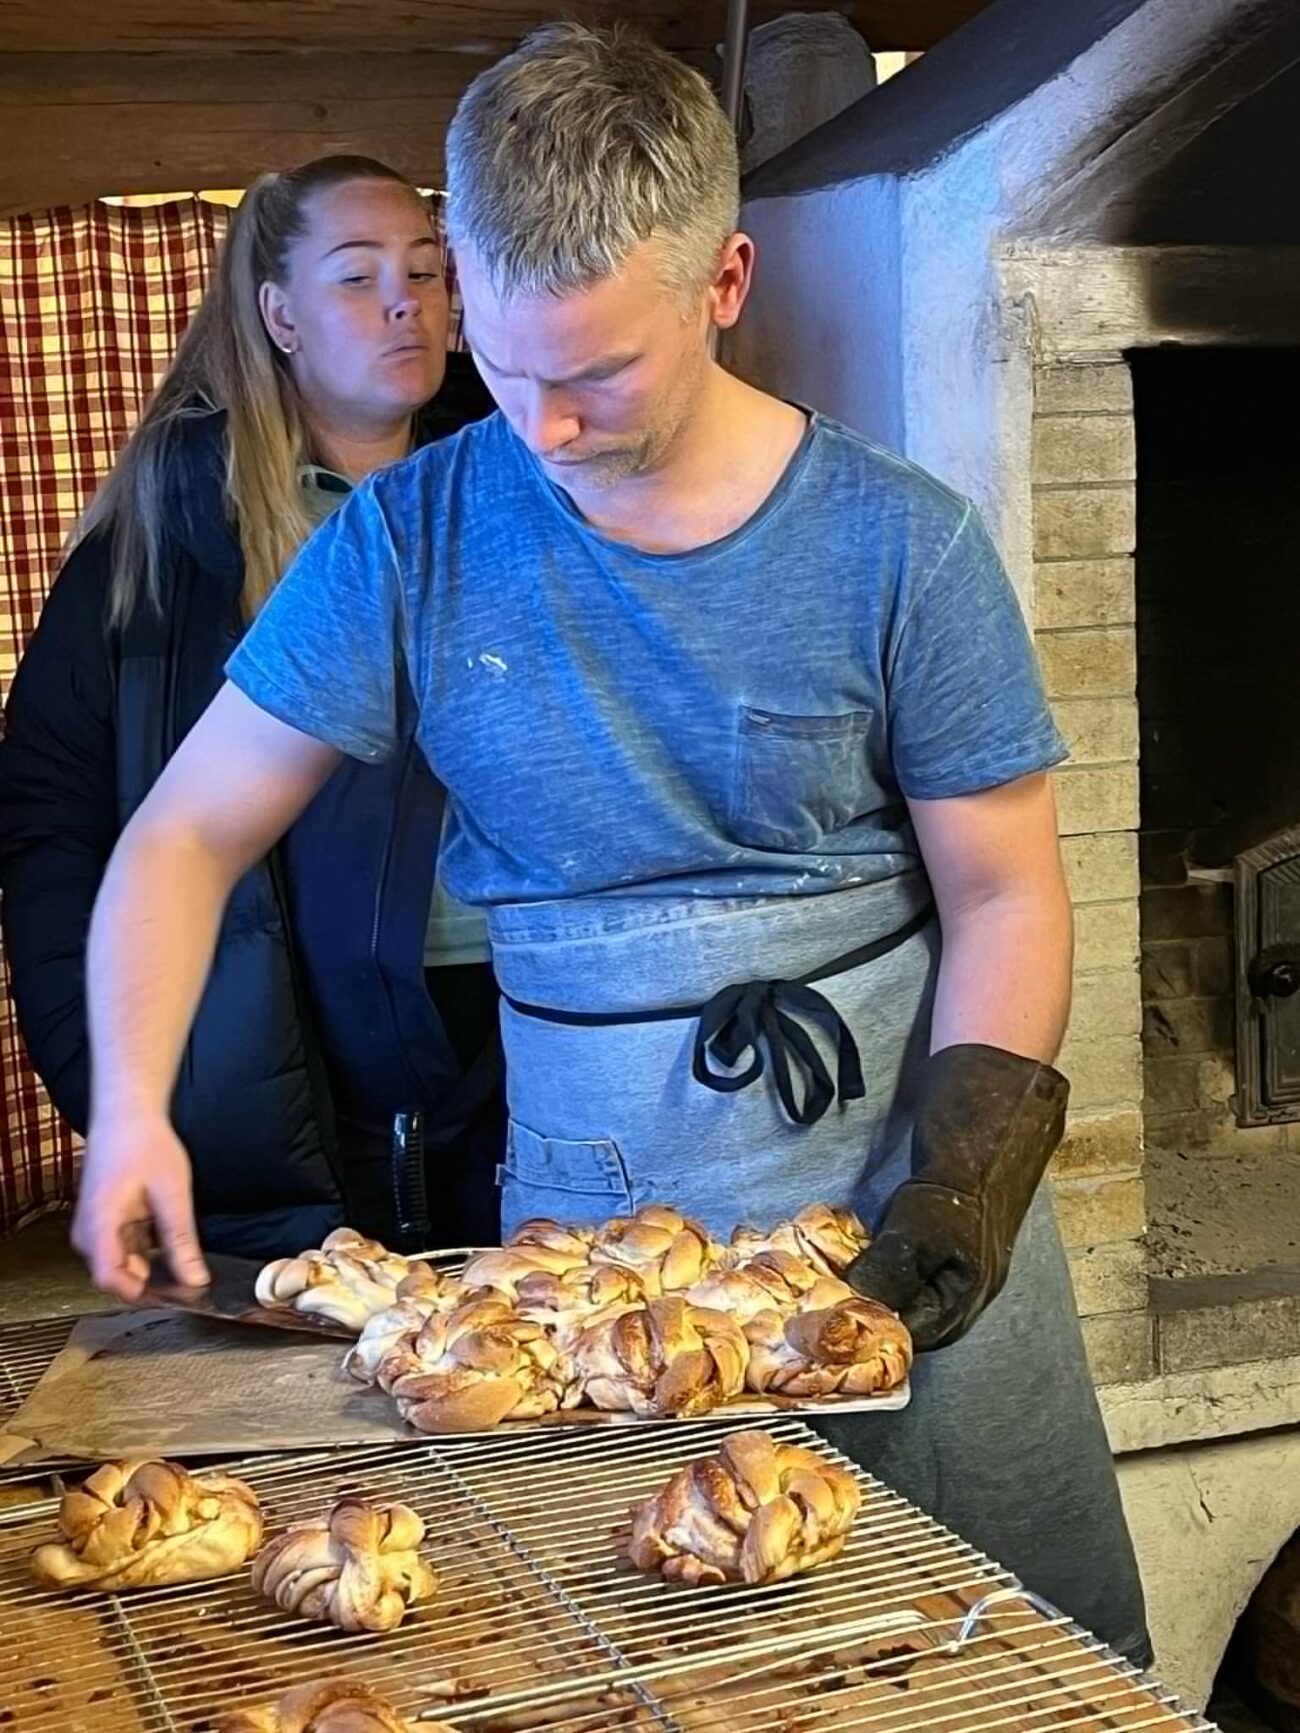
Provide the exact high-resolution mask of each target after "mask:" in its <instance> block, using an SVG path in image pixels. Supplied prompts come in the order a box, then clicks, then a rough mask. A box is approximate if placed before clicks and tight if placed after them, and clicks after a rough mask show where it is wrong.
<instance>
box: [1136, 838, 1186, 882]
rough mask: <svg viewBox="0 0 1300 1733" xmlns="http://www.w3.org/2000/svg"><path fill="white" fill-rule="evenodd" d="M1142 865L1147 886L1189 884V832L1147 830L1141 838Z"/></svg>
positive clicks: (1139, 846) (1139, 845) (1139, 851)
mask: <svg viewBox="0 0 1300 1733" xmlns="http://www.w3.org/2000/svg"><path fill="white" fill-rule="evenodd" d="M1138 862H1139V864H1140V866H1141V870H1142V883H1143V884H1144V885H1152V886H1155V885H1185V884H1186V883H1187V832H1186V831H1185V830H1144V831H1143V832H1142V834H1141V836H1140V837H1139V838H1138Z"/></svg>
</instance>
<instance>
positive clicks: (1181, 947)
mask: <svg viewBox="0 0 1300 1733" xmlns="http://www.w3.org/2000/svg"><path fill="white" fill-rule="evenodd" d="M1197 943H1198V944H1199V943H1206V944H1215V943H1217V941H1216V940H1213V939H1209V940H1198V941H1197ZM1194 953H1195V945H1193V944H1192V943H1190V942H1189V941H1188V940H1186V939H1160V940H1158V941H1157V942H1155V943H1153V944H1144V945H1143V947H1142V1000H1143V1003H1144V1004H1149V1003H1151V1002H1153V1001H1155V1000H1159V999H1191V998H1193V997H1195V994H1196V974H1195V964H1194V962H1193V957H1194Z"/></svg>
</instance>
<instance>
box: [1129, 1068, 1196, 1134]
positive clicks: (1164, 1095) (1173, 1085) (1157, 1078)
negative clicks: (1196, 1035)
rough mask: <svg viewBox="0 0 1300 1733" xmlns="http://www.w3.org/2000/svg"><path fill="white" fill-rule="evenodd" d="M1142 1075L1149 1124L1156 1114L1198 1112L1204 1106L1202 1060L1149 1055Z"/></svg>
mask: <svg viewBox="0 0 1300 1733" xmlns="http://www.w3.org/2000/svg"><path fill="white" fill-rule="evenodd" d="M1142 1077H1143V1081H1144V1083H1145V1086H1146V1092H1145V1100H1144V1103H1143V1109H1144V1113H1145V1115H1146V1121H1147V1123H1148V1124H1149V1123H1150V1120H1151V1118H1152V1116H1153V1115H1160V1114H1165V1115H1168V1114H1183V1113H1195V1112H1196V1111H1197V1109H1198V1108H1199V1107H1200V1105H1201V1094H1200V1061H1199V1060H1196V1059H1171V1058H1159V1059H1157V1058H1148V1059H1147V1061H1146V1063H1145V1065H1144V1066H1143V1067H1142Z"/></svg>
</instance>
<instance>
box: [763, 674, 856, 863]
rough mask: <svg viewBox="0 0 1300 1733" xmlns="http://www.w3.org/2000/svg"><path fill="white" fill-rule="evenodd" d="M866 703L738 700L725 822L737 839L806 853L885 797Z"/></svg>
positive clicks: (765, 846) (764, 846)
mask: <svg viewBox="0 0 1300 1733" xmlns="http://www.w3.org/2000/svg"><path fill="white" fill-rule="evenodd" d="M870 729H871V712H870V711H869V710H850V711H847V712H844V713H843V714H840V715H837V716H785V715H781V714H780V713H779V712H778V711H775V710H755V709H753V708H752V707H751V706H750V705H748V704H744V705H742V706H741V708H740V715H739V719H738V729H737V735H736V763H735V775H734V777H733V779H732V788H731V805H730V811H729V813H728V823H729V828H730V830H731V833H732V835H733V836H734V837H735V838H736V840H737V842H742V843H748V844H749V845H750V846H751V847H753V848H775V849H782V850H784V851H788V852H793V853H796V854H807V853H809V852H810V851H812V850H813V849H815V848H816V847H817V845H818V843H820V842H821V841H822V840H823V838H824V837H827V836H829V835H831V834H833V833H834V832H835V831H837V830H842V829H843V828H844V826H845V825H847V824H851V823H852V821H853V820H854V819H855V818H856V817H857V816H858V815H859V814H860V813H862V812H864V811H868V810H870V809H871V808H873V807H874V806H876V805H878V804H879V803H880V790H879V788H878V787H877V786H876V784H875V783H874V781H873V780H872V778H871V774H870V766H869V764H868V753H867V737H868V734H869V732H870Z"/></svg>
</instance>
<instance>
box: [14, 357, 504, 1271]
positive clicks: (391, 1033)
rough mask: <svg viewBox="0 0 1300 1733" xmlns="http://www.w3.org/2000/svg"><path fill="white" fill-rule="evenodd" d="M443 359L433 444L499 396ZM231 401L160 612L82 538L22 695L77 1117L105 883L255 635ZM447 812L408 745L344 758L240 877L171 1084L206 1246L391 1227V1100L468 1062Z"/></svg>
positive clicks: (50, 1024) (50, 996) (181, 494)
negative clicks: (449, 994)
mask: <svg viewBox="0 0 1300 1733" xmlns="http://www.w3.org/2000/svg"><path fill="white" fill-rule="evenodd" d="M448 359H449V362H450V363H451V366H450V369H449V380H448V387H447V388H444V392H443V394H442V395H441V396H440V398H439V400H438V404H437V405H436V406H435V409H434V412H433V413H432V414H430V415H426V417H424V418H422V424H421V433H422V435H423V436H424V437H425V438H426V439H427V438H429V437H439V436H441V434H442V433H444V432H450V431H452V430H454V427H455V426H458V425H461V424H462V423H463V422H464V421H466V420H472V419H476V417H477V416H478V415H479V414H483V413H486V412H487V410H489V409H490V407H491V403H490V400H489V399H488V397H487V395H486V392H484V391H483V388H482V386H481V383H480V382H479V381H478V377H477V374H475V373H473V370H472V364H471V363H470V362H469V358H468V357H467V356H452V357H449V358H448ZM223 419H224V418H223V417H222V416H220V415H219V414H213V415H211V416H203V417H199V418H196V419H194V420H192V421H190V422H188V423H187V424H186V434H185V441H184V445H183V448H182V452H181V455H180V459H179V461H178V464H177V466H176V478H175V490H174V498H173V501H172V511H171V516H170V519H169V521H170V522H171V523H172V524H173V525H174V534H173V536H172V538H171V544H170V549H169V554H170V558H169V562H168V567H167V573H166V581H167V605H166V607H165V609H164V612H163V615H162V617H159V615H158V614H157V613H156V612H154V611H153V610H151V609H147V608H141V609H139V610H138V611H137V613H136V615H135V616H134V618H133V619H132V620H131V621H130V622H129V623H128V624H127V626H126V627H125V628H124V629H123V630H121V631H120V632H113V633H109V632H107V631H106V629H105V624H104V622H105V598H106V595H107V586H108V570H109V562H108V549H107V546H106V544H105V542H104V541H103V540H102V539H92V540H90V541H88V542H86V543H83V544H82V545H81V546H80V547H79V548H77V549H76V550H75V552H74V553H73V554H72V555H71V557H70V558H69V559H68V561H67V563H66V564H65V566H64V568H63V570H62V571H61V572H60V574H59V577H58V579H57V581H56V582H55V584H54V586H53V589H52V590H51V593H50V596H49V599H48V601H47V602H46V604H45V608H44V610H43V612H42V614H41V618H40V622H39V624H38V626H37V628H36V631H35V633H34V634H33V636H32V639H31V642H30V644H29V645H28V648H27V652H26V654H25V656H24V657H23V660H22V663H21V666H20V667H19V669H18V672H17V674H16V675H15V678H14V681H13V685H12V688H11V690H10V693H9V698H8V703H7V706H6V729H5V738H4V741H3V744H0V890H3V906H2V912H3V920H4V937H5V944H6V947H7V950H8V954H9V962H10V968H11V971H12V978H13V985H14V993H15V998H16V1002H17V1008H18V1015H19V1021H20V1023H21V1025H22V1029H23V1034H24V1037H25V1039H26V1041H27V1046H28V1050H29V1052H30V1054H31V1057H32V1061H33V1063H34V1065H35V1067H36V1069H37V1071H38V1072H39V1073H40V1075H41V1077H42V1078H43V1079H44V1081H45V1083H46V1086H47V1088H48V1089H49V1092H50V1095H51V1096H52V1098H53V1100H54V1102H55V1105H56V1106H57V1107H58V1108H59V1110H60V1112H62V1113H63V1114H64V1115H65V1117H66V1118H67V1119H68V1120H70V1121H71V1123H72V1124H73V1125H74V1126H75V1127H76V1128H77V1129H78V1130H84V1129H85V1126H86V1120H87V1115H88V1108H89V1086H90V1079H89V1052H88V1045H87V1035H86V1014H85V979H84V954H85V944H86V933H87V928H88V925H89V921H90V913H91V908H92V906H93V904H94V900H95V896H96V894H97V892H98V889H99V884H100V880H101V879H102V877H103V873H104V868H105V865H106V863H107V861H108V857H109V855H110V853H111V851H112V848H113V845H114V843H115V842H116V840H117V837H118V835H119V833H120V832H121V830H122V828H123V826H124V825H125V823H126V821H127V819H128V818H129V817H130V816H131V814H132V813H133V812H134V811H135V809H136V807H137V806H138V805H139V804H140V802H141V801H142V800H143V799H144V797H145V795H146V794H147V793H148V791H149V789H150V788H151V787H152V786H153V784H154V782H155V781H156V780H157V777H158V775H159V773H160V771H161V770H162V768H163V765H164V764H165V763H166V761H167V759H168V758H169V757H170V756H171V754H172V752H174V751H175V749H176V747H177V745H178V744H179V743H180V741H181V739H182V738H183V737H184V735H185V734H186V732H187V731H188V730H189V728H190V727H191V726H192V725H193V723H194V722H195V721H196V719H197V718H198V716H199V715H200V713H201V712H202V711H203V709H204V708H205V707H206V706H207V704H208V703H209V702H210V700H211V699H212V697H213V695H214V694H215V692H216V691H217V689H218V687H219V686H220V684H221V681H222V667H223V664H224V662H225V660H226V658H227V656H228V655H229V653H230V651H231V648H232V647H233V645H234V644H235V642H236V641H237V639H238V637H239V635H240V632H241V630H242V626H241V618H240V611H239V594H240V589H241V587H242V583H243V563H242V558H241V555H240V550H239V544H238V541H237V540H236V538H235V536H234V534H233V532H232V530H231V528H230V526H229V525H228V523H227V521H226V519H225V514H224V510H223V500H222V474H223V467H224V460H223ZM442 808H443V796H442V790H441V788H440V787H439V786H438V784H437V783H436V782H435V781H434V780H433V778H432V776H431V775H430V773H429V771H428V769H427V767H426V765H425V763H424V760H423V758H422V756H421V755H420V753H419V751H418V749H417V748H416V746H415V743H414V741H413V740H412V741H410V742H408V744H407V746H406V748H405V749H404V750H403V751H400V752H398V753H397V754H395V755H394V757H393V759H392V760H390V761H389V762H388V763H386V764H383V765H378V766H372V765H364V766H363V765H360V764H354V763H351V762H348V763H345V764H344V765H343V766H342V767H341V768H340V769H339V771H338V772H337V773H336V775H335V776H334V777H333V778H332V779H331V780H330V782H329V783H328V784H327V786H326V787H325V788H324V789H323V790H322V791H321V793H320V795H319V796H318V797H317V799H316V801H315V802H314V803H313V805H312V806H311V807H310V808H309V809H308V811H307V812H306V813H304V814H303V816H302V818H301V819H300V820H299V822H298V824H297V825H296V826H295V827H294V830H293V831H292V832H291V833H290V835H289V837H288V838H286V841H285V843H284V844H283V845H282V846H281V848H280V849H279V850H277V851H276V853H275V854H274V855H273V856H272V857H270V858H269V859H268V860H266V861H263V862H262V863H261V864H260V865H258V866H257V867H255V868H254V869H253V870H252V871H251V872H249V873H248V874H247V875H246V876H245V877H244V878H243V879H242V880H241V881H240V883H239V884H238V885H237V886H236V889H235V892H234V894H233V896H232V897H231V901H230V905H229V908H228V909H227V911H226V916H225V920H224V922H223V925H222V929H221V938H220V942H219V945H218V949H217V954H216V959H215V962H214V966H213V970H212V975H211V979H210V980H209V982H208V986H207V990H206V992H205V993H204V996H203V1000H202V1003H201V1006H200V1009H199V1013H198V1016H197V1018H196V1020H195V1024H194V1028H193V1032H192V1034H191V1037H190V1040H189V1043H188V1045H187V1047H186V1051H185V1057H184V1061H183V1064H182V1067H181V1073H180V1078H179V1081H178V1084H177V1088H176V1093H175V1095H174V1097H173V1103H172V1113H173V1119H174V1121H175V1124H176V1127H177V1129H178V1131H179V1133H180V1135H181V1137H182V1139H183V1141H184V1142H185V1144H186V1146H187V1148H188V1149H189V1151H190V1155H191V1158H192V1161H193V1165H194V1176H195V1193H196V1204H197V1208H198V1212H199V1218H200V1232H201V1235H202V1237H203V1239H204V1242H205V1244H207V1245H208V1246H209V1247H212V1248H214V1249H229V1250H234V1251H239V1252H242V1253H243V1254H245V1255H247V1256H271V1255H275V1254H277V1253H283V1252H286V1251H294V1250H297V1249H299V1248H301V1247H302V1246H304V1245H313V1244H318V1243H319V1241H320V1238H321V1236H322V1235H323V1234H324V1233H325V1232H327V1231H328V1230H329V1229H330V1228H331V1227H334V1226H337V1225H338V1224H339V1223H340V1222H341V1221H342V1220H343V1219H344V1216H345V1211H346V1213H347V1214H348V1215H349V1216H350V1218H351V1219H353V1220H355V1221H357V1222H358V1225H365V1226H368V1227H369V1228H370V1229H371V1231H376V1232H377V1231H380V1229H381V1228H382V1227H383V1226H384V1225H385V1224H384V1223H383V1222H382V1221H380V1220H376V1219H375V1210H374V1205H373V1199H374V1196H375V1195H376V1189H377V1188H376V1187H375V1186H374V1184H373V1183H367V1184H366V1185H365V1186H364V1187H361V1188H359V1191H358V1188H354V1185H353V1180H354V1178H355V1176H356V1175H357V1174H358V1173H360V1172H362V1171H363V1170H365V1171H368V1172H369V1174H370V1175H371V1179H372V1180H373V1176H374V1172H375V1167H376V1163H383V1162H385V1161H386V1160H387V1151H388V1145H389V1140H390V1136H391V1126H392V1117H393V1114H394V1113H395V1112H398V1111H408V1110H410V1109H413V1108H415V1109H422V1110H424V1111H426V1112H429V1111H432V1112H434V1113H436V1111H437V1109H438V1107H439V1104H440V1103H444V1102H446V1101H447V1100H448V1099H449V1098H450V1097H452V1096H454V1095H455V1094H456V1091H457V1085H458V1081H459V1079H460V1068H459V1066H458V1064H457V1061H456V1059H455V1057H454V1055H453V1052H452V1049H451V1046H450V1044H449V1042H448V1039H447V1036H446V1033H445V1031H444V1029H443V1026H442V1024H441V1021H440V1019H439V1017H438V1014H437V1012H436V1011H435V1010H434V1008H433V1005H432V1004H431V1002H430V1000H429V998H428V995H427V993H426V992H425V990H424V977H423V940H424V931H425V923H426V920H427V916H428V910H429V904H430V898H431V895H432V887H433V875H434V868H435V861H436V856H437V842H438V835H439V831H440V828H441V822H442ZM378 1189H380V1190H382V1189H383V1187H380V1188H378ZM359 1192H360V1193H361V1194H364V1201H362V1202H360V1203H359V1202H358V1201H357V1197H358V1195H359ZM349 1206H350V1207H349Z"/></svg>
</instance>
